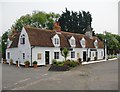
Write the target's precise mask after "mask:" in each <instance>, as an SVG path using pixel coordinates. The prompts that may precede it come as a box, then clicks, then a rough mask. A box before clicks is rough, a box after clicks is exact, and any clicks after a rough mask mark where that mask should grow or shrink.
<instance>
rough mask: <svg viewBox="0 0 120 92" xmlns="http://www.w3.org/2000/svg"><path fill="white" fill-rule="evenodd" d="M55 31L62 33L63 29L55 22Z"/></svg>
mask: <svg viewBox="0 0 120 92" xmlns="http://www.w3.org/2000/svg"><path fill="white" fill-rule="evenodd" d="M53 30H55V31H56V32H61V27H60V23H59V22H55V23H54V28H53Z"/></svg>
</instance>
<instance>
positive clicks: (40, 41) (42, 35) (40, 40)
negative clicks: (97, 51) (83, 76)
mask: <svg viewBox="0 0 120 92" xmlns="http://www.w3.org/2000/svg"><path fill="white" fill-rule="evenodd" d="M25 30H26V32H27V34H28V37H29V41H30V44H31V46H41V47H54V45H53V43H52V37H53V36H54V35H55V34H58V35H59V37H60V47H71V46H70V43H69V39H70V38H71V37H72V36H73V37H74V38H75V41H76V48H82V46H81V44H80V40H81V39H82V37H84V38H85V40H86V48H95V47H94V41H95V40H96V39H97V40H98V48H103V42H102V41H100V40H99V39H98V38H97V37H93V39H90V38H88V37H86V36H85V35H83V34H77V33H70V32H64V31H61V32H60V33H57V32H56V31H54V30H43V29H39V28H30V27H25ZM18 38H19V35H18V37H16V38H15V41H13V43H12V44H14V45H12V46H10V47H14V46H17V45H16V44H17V42H18V41H17V40H18Z"/></svg>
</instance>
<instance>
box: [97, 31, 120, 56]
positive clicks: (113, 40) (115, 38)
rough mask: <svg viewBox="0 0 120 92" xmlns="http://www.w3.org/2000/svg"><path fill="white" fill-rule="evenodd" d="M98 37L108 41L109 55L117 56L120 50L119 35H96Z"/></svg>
mask: <svg viewBox="0 0 120 92" xmlns="http://www.w3.org/2000/svg"><path fill="white" fill-rule="evenodd" d="M96 36H97V37H98V38H99V39H100V40H102V41H104V40H105V39H106V44H107V50H108V51H107V52H108V54H116V53H117V52H118V51H119V50H120V36H119V35H115V34H111V33H109V32H107V33H106V35H103V34H96Z"/></svg>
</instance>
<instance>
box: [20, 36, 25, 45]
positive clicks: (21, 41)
mask: <svg viewBox="0 0 120 92" xmlns="http://www.w3.org/2000/svg"><path fill="white" fill-rule="evenodd" d="M20 43H21V44H25V35H24V34H23V35H22V36H21V38H20Z"/></svg>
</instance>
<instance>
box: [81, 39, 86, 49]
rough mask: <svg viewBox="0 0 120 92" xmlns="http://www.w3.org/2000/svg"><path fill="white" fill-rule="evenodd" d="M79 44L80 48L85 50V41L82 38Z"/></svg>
mask: <svg viewBox="0 0 120 92" xmlns="http://www.w3.org/2000/svg"><path fill="white" fill-rule="evenodd" d="M80 43H81V46H82V47H83V48H85V39H84V38H82V39H81V40H80Z"/></svg>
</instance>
